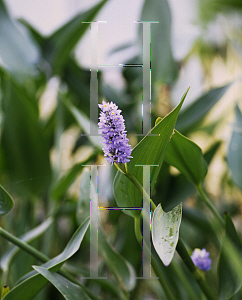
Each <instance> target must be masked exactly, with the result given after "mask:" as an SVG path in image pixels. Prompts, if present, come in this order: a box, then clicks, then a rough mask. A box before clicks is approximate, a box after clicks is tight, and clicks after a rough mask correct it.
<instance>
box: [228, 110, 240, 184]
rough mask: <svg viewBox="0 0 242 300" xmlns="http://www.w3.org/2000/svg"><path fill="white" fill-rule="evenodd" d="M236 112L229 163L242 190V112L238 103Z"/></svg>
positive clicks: (233, 176) (233, 175)
mask: <svg viewBox="0 0 242 300" xmlns="http://www.w3.org/2000/svg"><path fill="white" fill-rule="evenodd" d="M235 113H236V120H235V124H234V130H233V133H232V137H231V140H230V143H229V150H228V165H229V169H230V171H231V175H232V178H233V181H234V182H235V183H236V184H237V185H238V187H239V188H240V189H241V190H242V172H241V169H242V156H241V150H242V134H241V132H240V130H242V114H241V111H240V109H239V107H238V105H236V107H235ZM239 129H240V130H239Z"/></svg>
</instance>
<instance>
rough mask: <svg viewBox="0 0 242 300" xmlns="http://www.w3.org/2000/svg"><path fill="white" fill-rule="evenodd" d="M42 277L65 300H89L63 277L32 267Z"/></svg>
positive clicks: (82, 290)
mask: <svg viewBox="0 0 242 300" xmlns="http://www.w3.org/2000/svg"><path fill="white" fill-rule="evenodd" d="M33 268H34V269H35V270H36V271H37V272H39V273H40V274H41V275H42V276H44V277H45V278H46V279H48V280H49V281H50V282H51V283H52V284H53V285H54V286H55V287H56V288H57V290H58V291H59V292H60V293H61V294H62V295H63V297H64V298H65V299H66V300H91V298H90V297H89V296H88V295H87V294H86V292H85V291H84V289H83V288H82V287H81V286H79V285H76V284H74V283H73V282H71V281H69V280H68V279H66V278H65V277H63V276H61V275H59V274H57V273H55V272H52V271H49V270H48V269H46V268H43V267H37V266H33Z"/></svg>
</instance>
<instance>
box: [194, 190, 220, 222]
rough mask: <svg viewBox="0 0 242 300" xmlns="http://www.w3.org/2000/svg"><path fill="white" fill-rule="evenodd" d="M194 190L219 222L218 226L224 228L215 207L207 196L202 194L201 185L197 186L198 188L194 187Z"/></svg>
mask: <svg viewBox="0 0 242 300" xmlns="http://www.w3.org/2000/svg"><path fill="white" fill-rule="evenodd" d="M196 188H197V191H198V192H199V194H200V196H201V197H202V199H203V200H204V202H205V203H206V205H207V206H208V207H209V208H210V210H211V211H212V212H213V214H214V215H215V217H216V218H217V219H218V220H219V222H220V224H221V225H223V226H224V220H223V218H222V217H221V216H220V214H219V213H218V211H217V209H216V207H215V206H214V205H213V203H212V202H211V201H210V199H209V198H208V196H207V195H206V193H205V192H204V190H203V188H202V184H199V185H198V186H196Z"/></svg>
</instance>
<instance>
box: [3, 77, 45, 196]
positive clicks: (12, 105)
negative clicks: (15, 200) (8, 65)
mask: <svg viewBox="0 0 242 300" xmlns="http://www.w3.org/2000/svg"><path fill="white" fill-rule="evenodd" d="M3 90H4V93H3V111H4V121H3V126H2V136H1V142H2V144H1V146H2V150H3V154H4V167H6V172H8V175H9V176H11V180H12V181H17V182H16V183H15V187H16V189H17V190H19V191H21V192H24V194H25V196H26V191H27V192H28V193H31V194H38V193H42V192H45V191H46V190H47V188H48V187H49V185H50V183H51V167H50V158H49V152H48V145H47V141H46V139H45V137H44V133H43V128H42V126H41V124H40V121H39V116H38V106H37V102H36V99H35V98H34V97H33V98H31V97H29V95H28V93H27V91H26V90H25V89H23V88H22V87H20V86H19V85H17V84H16V83H14V82H13V81H11V79H10V78H6V80H4V82H3Z"/></svg>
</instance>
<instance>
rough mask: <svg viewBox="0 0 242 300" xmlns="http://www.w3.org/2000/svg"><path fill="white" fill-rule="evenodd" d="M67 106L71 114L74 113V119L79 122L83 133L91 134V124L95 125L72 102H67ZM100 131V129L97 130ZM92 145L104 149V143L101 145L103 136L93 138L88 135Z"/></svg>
mask: <svg viewBox="0 0 242 300" xmlns="http://www.w3.org/2000/svg"><path fill="white" fill-rule="evenodd" d="M65 104H66V106H67V107H68V109H69V110H70V112H71V113H72V115H73V116H74V118H75V119H76V121H77V124H78V125H79V126H80V127H81V128H82V129H83V131H84V132H85V133H87V134H88V133H90V126H91V125H90V124H91V123H93V122H92V121H91V120H90V119H88V118H87V117H86V116H85V115H84V114H83V113H82V112H81V111H80V110H79V109H77V108H76V107H75V106H74V105H73V104H71V103H70V102H65ZM92 126H94V124H92ZM95 126H96V128H97V127H98V126H97V125H95ZM97 131H98V129H97ZM87 137H88V138H89V139H90V141H91V143H92V144H93V145H94V146H95V147H97V148H99V149H100V148H102V143H101V139H102V136H91V135H88V136H87Z"/></svg>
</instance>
